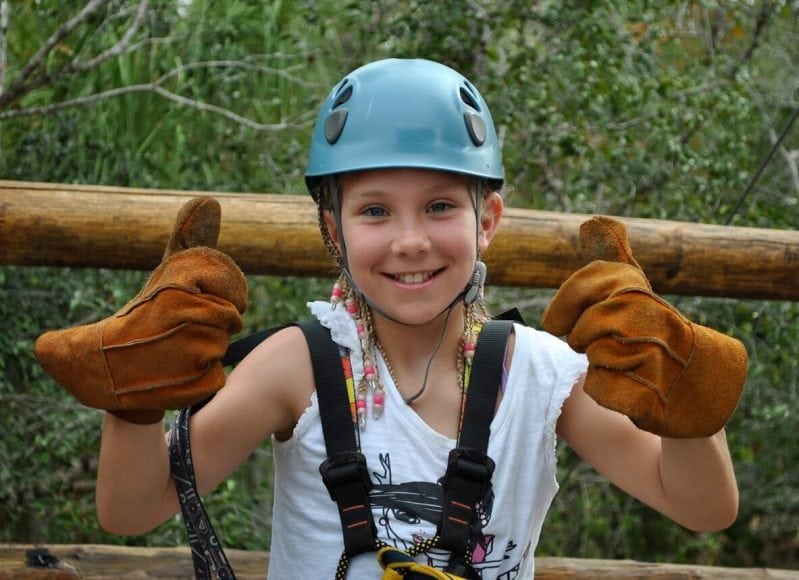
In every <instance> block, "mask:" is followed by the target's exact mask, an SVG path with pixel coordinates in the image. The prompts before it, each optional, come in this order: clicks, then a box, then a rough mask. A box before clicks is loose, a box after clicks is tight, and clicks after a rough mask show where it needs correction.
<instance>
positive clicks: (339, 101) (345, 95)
mask: <svg viewBox="0 0 799 580" xmlns="http://www.w3.org/2000/svg"><path fill="white" fill-rule="evenodd" d="M346 87H347V88H346V89H344V92H341V94H339V95H338V96H337V97H336V100H335V101H333V106H332V107H331V108H333V109H336V108H338V107H340V106H341V105H343V104H344V103H346V102H347V101H349V100H350V97H352V85H347V86H346ZM340 91H341V89H339V92H340Z"/></svg>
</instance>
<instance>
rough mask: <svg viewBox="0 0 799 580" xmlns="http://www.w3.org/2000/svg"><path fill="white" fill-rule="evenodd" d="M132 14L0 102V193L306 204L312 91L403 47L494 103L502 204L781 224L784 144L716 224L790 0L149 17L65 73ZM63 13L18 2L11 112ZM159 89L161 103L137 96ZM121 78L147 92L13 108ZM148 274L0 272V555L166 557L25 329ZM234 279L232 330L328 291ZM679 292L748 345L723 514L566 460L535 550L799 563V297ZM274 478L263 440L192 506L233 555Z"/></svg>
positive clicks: (777, 98)
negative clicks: (796, 300) (101, 470)
mask: <svg viewBox="0 0 799 580" xmlns="http://www.w3.org/2000/svg"><path fill="white" fill-rule="evenodd" d="M137 4H138V3H137V2H133V1H132V0H113V1H111V2H109V3H107V4H106V5H105V7H104V8H103V9H101V10H100V11H98V12H97V13H96V14H94V15H93V16H92V17H91V19H90V20H89V21H88V22H87V23H85V24H84V25H82V26H79V27H77V28H76V29H75V30H73V31H72V32H70V33H69V34H67V35H66V36H65V37H64V38H62V39H61V40H60V42H59V43H58V45H57V47H56V48H55V49H54V50H53V51H51V52H50V53H49V55H48V58H47V59H46V61H45V62H44V63H43V64H42V67H41V69H37V70H38V71H44V72H45V73H46V74H45V77H46V78H45V81H46V82H43V83H42V84H41V85H40V86H37V87H35V88H34V89H32V90H30V91H28V92H25V93H24V94H21V95H20V96H19V97H17V98H13V99H10V100H6V101H3V100H2V99H3V98H4V97H3V95H2V94H0V176H1V177H3V178H6V179H19V180H30V181H48V182H66V183H85V184H111V185H118V186H138V187H157V188H176V189H196V190H205V191H234V192H235V191H248V192H258V191H263V192H266V191H270V192H285V193H303V192H304V185H303V180H302V172H303V169H304V162H303V160H304V157H305V150H306V147H307V143H308V139H309V134H310V127H311V124H312V122H313V120H314V116H315V109H316V107H317V106H318V104H319V103H320V102H321V100H322V99H323V97H324V95H325V94H326V92H327V90H328V89H329V87H330V86H332V84H333V83H334V82H335V81H336V80H338V78H340V76H341V75H342V74H343V73H344V72H346V71H348V70H350V69H352V68H354V67H356V66H358V65H360V64H362V63H363V62H365V61H368V60H371V59H375V58H380V57H385V56H422V57H427V58H434V59H437V60H441V61H443V62H445V63H447V64H449V65H451V66H454V67H455V68H457V69H459V70H461V71H462V72H464V73H465V74H466V75H467V76H469V77H470V78H471V79H472V80H473V81H474V82H475V83H476V84H477V86H478V87H479V88H480V90H481V91H482V93H483V94H484V96H485V97H486V99H487V100H488V102H489V103H490V104H491V108H492V114H493V117H494V120H495V123H496V125H497V127H498V130H499V134H500V138H501V140H502V142H503V145H504V152H505V169H506V176H507V181H508V182H509V184H511V185H512V186H513V188H514V191H513V193H512V194H511V197H510V201H511V203H512V204H513V205H516V206H520V207H530V208H540V209H551V210H558V211H570V212H580V213H595V212H597V213H605V214H613V215H622V216H633V217H653V218H663V219H671V220H685V221H693V222H704V223H732V224H735V225H741V226H756V227H767V228H786V229H792V228H795V227H796V225H795V224H796V223H799V177H796V164H797V158H796V155H795V151H796V149H797V147H799V128H794V130H793V132H792V133H791V134H790V135H789V136H788V139H787V140H786V142H785V144H784V150H783V151H781V152H780V153H779V154H778V155H777V156H776V157H775V158H774V160H773V161H772V162H771V164H770V165H769V167H768V168H767V169H766V171H765V172H764V174H763V176H762V178H761V179H760V180H759V181H758V183H757V186H756V187H755V188H754V190H753V191H752V192H751V193H749V194H748V195H747V197H746V198H744V199H743V200H742V201H743V203H742V204H741V206H740V209H739V210H738V211H737V212H736V213H734V214H733V208H735V207H736V204H737V202H738V201H739V197H740V196H741V192H742V191H743V190H744V187H745V186H746V184H747V183H748V181H749V179H750V178H751V176H752V175H753V174H754V172H755V170H756V169H757V165H758V163H759V162H760V161H761V160H762V159H763V157H764V156H765V154H766V152H767V151H768V149H769V147H770V146H771V143H772V142H773V139H774V138H775V136H776V135H777V134H778V133H779V131H780V129H781V128H782V127H783V125H784V123H785V122H786V120H787V119H788V117H789V115H790V114H791V112H792V110H793V108H794V107H795V106H796V90H797V80H796V79H797V76H796V74H794V73H795V67H796V62H797V61H799V58H798V57H799V54H797V52H799V46H798V45H797V44H796V42H795V41H794V39H795V38H796V34H797V32H799V31H797V25H798V24H799V18H798V16H799V13H797V7H796V3H795V2H787V1H778V2H772V1H765V0H764V1H763V2H757V3H754V2H736V3H715V2H697V1H694V2H680V3H674V2H664V3H654V2H648V1H645V0H625V1H622V2H611V1H610V0H592V1H590V2H585V1H580V0H569V1H565V2H553V1H542V2H537V3H530V2H525V1H522V0H508V1H507V2H491V1H488V0H477V1H472V2H464V1H462V0H442V1H440V2H418V1H412V2H403V3H399V2H396V1H395V0H381V1H379V2H370V3H365V2H358V1H355V0H345V1H342V0H339V1H337V2H333V1H331V0H322V1H320V2H310V1H308V0H294V1H289V0H283V1H274V2H253V1H248V0H225V1H223V2H219V1H211V0H193V1H191V2H179V3H174V2H166V1H163V0H157V1H155V2H151V3H150V4H149V6H148V8H147V14H146V15H145V18H144V19H143V20H142V25H141V27H140V28H139V29H138V30H137V31H136V33H135V34H134V38H133V41H132V42H133V44H132V45H131V49H130V50H127V51H123V52H122V53H121V54H119V55H117V56H115V57H114V58H111V59H108V60H106V61H104V62H102V63H101V64H99V65H98V66H96V67H93V68H91V69H90V70H88V71H85V72H83V73H81V74H74V75H71V74H66V73H64V72H63V71H64V67H65V66H67V65H69V63H70V62H73V61H74V60H75V59H77V60H78V61H81V62H86V61H88V60H89V59H91V58H92V57H94V56H96V55H99V54H101V53H102V52H103V51H104V50H106V49H108V48H109V47H111V46H113V45H114V44H115V43H117V42H119V41H120V39H122V38H123V37H124V35H125V32H126V31H127V30H128V28H129V27H130V24H131V22H132V19H133V18H134V16H133V15H134V13H135V9H136V6H137ZM75 13H76V7H75V3H63V2H55V1H52V0H41V1H38V2H26V3H12V4H11V10H10V16H9V22H10V24H9V29H8V35H7V45H8V55H9V56H8V62H6V63H0V70H4V77H2V78H3V79H4V81H3V82H5V85H4V89H5V95H6V98H8V95H9V94H11V93H10V91H11V90H12V89H13V82H14V79H16V78H17V77H18V75H19V73H20V71H21V70H22V69H23V67H24V66H25V63H26V62H28V61H29V59H30V58H31V57H32V56H33V55H34V54H35V53H36V51H37V50H38V48H39V47H40V46H42V44H43V43H44V42H45V41H46V40H47V39H48V38H49V37H50V36H51V35H52V34H53V32H54V31H55V30H56V29H58V27H59V26H61V25H62V24H63V23H65V22H66V21H67V20H69V19H70V18H71V17H72V16H74V15H75ZM4 65H5V68H4V69H3V68H2V67H3V66H4ZM36 74H38V72H35V73H34V75H33V76H36ZM156 84H157V86H158V87H159V89H160V90H162V91H167V92H162V93H161V94H156V93H155V92H153V90H144V89H145V88H149V89H152V88H153V87H154V86H156ZM131 86H139V87H142V90H140V91H136V92H131V91H128V92H124V91H123V94H120V95H118V96H116V97H113V98H110V97H109V98H103V99H99V100H96V101H94V102H92V103H90V104H87V105H86V106H83V107H67V108H63V109H58V110H52V111H49V112H47V113H46V114H30V115H27V114H26V115H22V114H14V115H10V114H9V113H10V112H12V111H15V110H21V109H25V108H30V107H47V106H51V105H54V104H57V103H63V102H66V101H69V100H71V99H77V98H81V97H83V98H85V97H88V96H90V95H94V94H98V93H101V92H103V91H107V90H110V89H114V88H120V87H131ZM178 97H179V98H178ZM180 98H182V99H184V100H183V101H182V102H179V100H180ZM187 103H188V104H187ZM224 112H227V114H222V113H224ZM4 115H5V116H4ZM233 115H236V116H238V118H239V119H240V121H239V122H237V121H236V120H234V118H233ZM241 119H246V120H248V122H243V121H241ZM792 152H793V156H792ZM743 251H746V249H745V248H742V252H743ZM143 279H144V274H143V273H139V272H111V271H106V270H92V271H83V270H72V271H70V270H64V269H48V268H14V267H2V268H0V315H2V317H3V320H4V325H3V327H2V329H0V397H2V402H3V404H2V405H0V421H2V424H3V426H4V428H5V431H6V435H5V436H4V437H3V438H2V440H0V458H1V459H2V460H0V522H2V523H1V524H0V539H2V540H3V541H14V542H37V541H49V542H69V543H72V542H101V543H122V542H124V543H129V544H150V545H169V544H179V543H185V537H184V535H183V531H182V526H181V523H180V521H179V518H176V519H174V520H173V521H170V522H168V523H166V524H164V525H163V526H161V527H160V528H159V529H157V530H155V531H154V532H152V533H151V534H148V535H146V536H143V537H138V538H119V537H116V536H110V535H108V534H105V533H104V532H102V531H101V530H99V529H98V526H97V522H96V518H95V516H94V507H93V487H92V486H93V480H94V469H95V462H96V456H97V447H98V441H99V428H100V421H101V414H100V413H98V412H96V411H92V410H87V409H84V408H81V407H80V406H79V405H78V404H77V403H75V402H74V400H72V399H71V398H70V397H68V396H66V395H65V394H64V393H63V392H62V391H61V390H60V389H59V388H58V387H57V386H56V385H54V384H53V383H52V381H50V380H49V379H48V378H47V377H46V376H44V374H43V372H42V371H41V369H40V368H39V367H38V365H37V364H36V362H35V360H34V358H33V354H32V345H33V341H34V340H35V338H36V336H38V335H39V334H40V333H41V332H42V331H43V330H44V329H47V328H54V327H63V326H67V325H70V324H76V323H85V322H89V321H92V320H97V319H100V318H102V317H103V316H105V315H107V314H109V313H111V312H113V311H115V310H116V309H117V308H118V307H119V306H121V305H122V304H123V303H124V302H125V301H126V300H127V299H128V298H129V297H130V296H131V295H132V294H133V293H135V291H136V290H137V289H138V287H139V286H140V284H141V283H142V281H143ZM250 284H251V286H250V302H251V307H250V309H249V311H248V313H247V316H246V325H247V329H246V330H247V331H250V330H254V329H259V328H263V327H265V326H269V325H272V324H277V323H280V322H285V321H289V320H294V319H296V318H299V317H301V316H303V315H304V306H303V305H304V303H305V302H306V301H307V300H309V299H313V298H318V297H324V296H326V295H327V292H328V290H329V285H330V281H329V280H317V279H293V278H277V277H251V278H250ZM551 294H552V291H551V290H535V289H520V288H507V289H495V290H493V291H492V292H491V293H490V301H491V307H492V309H494V310H497V311H499V310H501V309H502V308H504V307H506V306H509V305H518V306H520V308H521V310H522V312H523V314H524V315H525V317H526V319H527V320H528V322H530V323H532V324H535V323H536V322H537V320H538V318H539V316H540V313H541V310H542V308H543V306H544V305H545V304H546V303H547V301H548V299H549V298H550V297H551ZM674 301H675V302H677V303H678V305H679V307H680V308H681V309H682V310H684V311H685V312H686V313H687V314H688V315H689V316H690V317H692V318H693V319H694V320H697V321H698V322H702V323H705V324H709V325H711V326H714V327H716V328H718V329H720V330H723V331H725V332H728V333H730V334H732V335H734V336H736V337H738V338H740V339H741V340H743V341H744V342H745V344H746V345H747V350H748V351H749V354H750V359H751V371H750V375H749V380H748V383H747V387H746V390H745V393H744V398H743V400H742V402H741V405H740V407H739V409H738V411H737V413H736V415H735V416H734V417H733V420H732V422H731V423H730V428H729V441H730V446H731V449H732V452H733V455H734V459H735V466H736V471H737V474H738V477H739V484H740V489H741V510H740V517H739V519H738V522H737V523H736V524H735V525H734V526H733V527H732V528H730V529H729V530H727V531H725V532H722V533H718V534H693V533H691V532H688V531H686V530H683V529H681V528H680V527H679V526H677V525H676V524H673V523H671V522H669V521H668V520H666V519H665V518H663V517H662V516H660V515H658V514H655V513H653V512H652V511H651V510H649V509H647V508H645V507H643V506H642V505H641V504H639V503H638V502H636V501H635V500H632V499H630V498H628V497H627V496H626V495H624V494H622V493H621V492H619V491H618V490H616V489H614V488H613V487H612V486H610V484H608V483H606V482H604V481H603V480H602V479H601V478H599V477H598V476H596V474H594V472H593V471H592V470H590V469H589V468H588V467H587V466H586V465H585V464H583V463H582V462H581V461H580V460H579V459H578V458H577V457H576V456H574V454H573V453H571V452H570V451H569V450H568V449H566V448H563V449H561V450H560V456H561V462H560V467H559V475H558V477H559V481H560V482H561V486H562V487H561V493H560V494H559V495H558V497H557V498H556V500H555V504H554V505H553V508H552V510H551V512H550V515H549V517H548V519H547V523H546V527H545V530H544V532H543V533H542V538H541V543H540V547H539V553H540V554H542V555H544V554H548V555H571V556H588V557H602V558H635V559H642V560H661V561H680V562H688V561H691V562H702V563H709V564H724V565H743V566H773V567H794V568H799V544H797V539H796V529H798V528H799V501H797V497H799V495H798V494H797V489H799V475H798V473H799V472H797V470H796V469H795V465H796V463H797V459H799V444H797V443H796V441H795V436H794V434H795V433H796V431H797V427H799V425H797V423H799V418H798V417H797V411H796V410H797V409H799V400H797V398H798V397H799V395H798V394H797V391H798V390H799V389H797V384H798V383H799V381H798V379H797V377H798V376H799V373H797V362H796V361H797V360H799V352H798V349H799V347H797V345H799V306H797V305H796V304H792V303H782V302H771V303H764V302H758V301H743V300H737V301H733V300H720V299H703V298H680V299H674ZM271 469H272V466H271V451H270V448H269V444H268V443H265V444H264V445H263V446H262V447H261V448H259V449H258V450H257V452H256V453H255V454H254V455H253V456H252V458H251V459H250V460H249V461H248V462H247V463H246V464H245V465H244V466H243V467H242V468H241V469H240V470H239V471H238V472H237V473H236V474H235V475H234V476H233V477H232V478H230V479H229V480H228V481H226V482H225V483H224V484H223V485H221V486H220V488H219V489H217V490H216V491H215V492H213V493H212V494H211V495H210V496H209V499H208V508H209V511H210V512H211V515H212V519H213V520H214V523H215V525H216V526H217V529H218V530H219V531H220V532H221V535H222V536H223V537H224V539H225V542H226V544H227V545H229V546H231V547H241V548H248V549H265V548H267V547H268V540H269V534H270V531H269V530H270V517H271V514H270V510H271V501H270V500H271V497H270V494H271Z"/></svg>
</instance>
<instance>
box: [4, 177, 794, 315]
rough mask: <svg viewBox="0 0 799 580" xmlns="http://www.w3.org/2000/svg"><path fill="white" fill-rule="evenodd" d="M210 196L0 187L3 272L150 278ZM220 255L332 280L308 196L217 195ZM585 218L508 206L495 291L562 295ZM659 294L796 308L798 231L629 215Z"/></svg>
mask: <svg viewBox="0 0 799 580" xmlns="http://www.w3.org/2000/svg"><path fill="white" fill-rule="evenodd" d="M207 193H209V192H196V191H173V190H144V189H130V188H119V187H104V186H75V185H60V184H50V183H29V182H14V181H0V264H16V265H30V266H33V265H47V266H73V267H91V268H99V267H105V268H125V269H143V270H150V269H152V268H153V267H155V265H156V264H157V263H158V261H159V260H160V256H161V253H162V252H163V248H164V246H165V245H166V241H167V239H168V237H169V233H170V231H171V228H172V223H173V220H174V218H175V215H176V214H177V211H178V209H179V208H180V206H181V205H182V204H183V203H184V202H185V201H186V200H187V199H189V198H190V197H193V196H195V195H201V194H207ZM211 195H214V196H215V197H217V198H218V199H219V200H220V203H221V204H222V231H221V234H220V240H219V248H220V249H221V250H222V251H225V252H227V253H229V254H230V255H231V256H232V257H233V258H234V259H235V260H236V262H238V264H239V265H240V266H241V268H242V269H243V270H244V271H245V273H248V274H273V275H278V276H285V275H296V276H329V275H331V274H332V272H333V263H332V261H331V259H330V258H329V257H328V256H327V253H326V251H325V249H324V246H323V244H322V242H321V237H320V235H319V230H318V226H317V221H316V209H315V206H314V205H313V203H312V201H311V200H310V198H308V197H307V196H291V195H275V194H252V193H241V194H237V193H216V192H212V193H211ZM588 217H589V216H586V215H580V214H564V213H557V212H545V211H534V210H521V209H513V208H508V209H507V210H506V212H505V215H504V216H503V219H502V225H501V228H500V232H499V234H498V235H497V238H496V239H495V241H494V243H493V244H492V247H491V249H490V250H489V252H488V254H487V256H486V262H487V263H488V267H489V282H490V283H491V284H494V285H500V286H522V287H531V288H557V287H558V286H559V285H560V284H561V283H562V282H563V281H564V280H565V279H566V278H567V277H568V276H569V275H571V274H572V273H573V272H574V271H575V270H576V269H577V268H578V267H579V266H580V265H581V259H580V255H579V241H578V239H579V238H578V235H579V234H578V229H579V225H580V224H581V223H582V222H583V221H584V220H585V219H587V218H588ZM623 221H624V222H625V223H626V224H627V226H628V229H629V234H630V243H631V245H632V247H633V251H634V252H635V255H636V257H637V258H638V261H639V262H640V263H641V265H642V266H643V267H644V269H645V270H646V273H647V275H648V276H649V278H650V280H651V281H652V284H653V286H654V288H655V290H657V291H658V292H661V293H664V294H683V295H695V296H725V297H731V298H758V299H767V300H799V232H797V231H793V230H770V229H762V228H742V227H725V226H717V225H705V224H693V223H686V222H674V221H662V220H650V219H632V218H623Z"/></svg>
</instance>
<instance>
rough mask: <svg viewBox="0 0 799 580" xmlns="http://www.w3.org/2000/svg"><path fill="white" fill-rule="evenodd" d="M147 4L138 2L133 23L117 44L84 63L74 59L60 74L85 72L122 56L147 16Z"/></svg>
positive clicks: (143, 0)
mask: <svg viewBox="0 0 799 580" xmlns="http://www.w3.org/2000/svg"><path fill="white" fill-rule="evenodd" d="M148 4H149V0H141V2H139V6H138V8H137V9H136V16H134V17H133V22H131V24H130V26H129V27H128V29H127V30H126V31H125V34H124V35H123V36H122V38H121V39H120V40H119V42H117V43H116V44H115V45H114V46H112V47H111V48H109V49H108V50H105V51H103V52H101V53H100V54H98V55H97V56H95V57H94V58H91V59H89V60H87V61H85V62H80V61H78V60H77V59H75V60H74V61H73V62H72V63H71V64H70V66H68V67H66V69H65V70H64V71H62V73H67V74H72V73H73V72H83V71H87V70H90V69H93V68H95V67H97V66H99V65H100V64H102V63H104V62H105V61H107V60H110V59H112V58H114V57H117V56H119V55H121V54H123V53H124V52H125V51H126V50H127V49H128V47H129V46H130V44H131V41H132V40H133V35H134V34H136V31H138V29H139V26H141V23H142V22H143V21H144V17H145V16H146V14H147V5H148Z"/></svg>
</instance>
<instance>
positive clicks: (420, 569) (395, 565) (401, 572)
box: [377, 546, 466, 580]
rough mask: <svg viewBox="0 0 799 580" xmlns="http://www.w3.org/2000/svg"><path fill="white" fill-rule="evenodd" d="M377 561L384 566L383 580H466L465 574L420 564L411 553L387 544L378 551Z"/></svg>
mask: <svg viewBox="0 0 799 580" xmlns="http://www.w3.org/2000/svg"><path fill="white" fill-rule="evenodd" d="M377 561H378V562H379V563H380V566H381V567H382V568H383V576H382V580H412V579H416V578H418V579H422V578H437V579H438V580H466V579H465V578H463V576H455V575H453V574H447V573H446V572H444V571H443V570H439V569H438V568H434V567H432V566H427V565H425V564H420V563H419V562H417V561H416V560H414V559H413V558H412V557H411V555H410V554H408V553H406V552H403V551H402V550H398V549H397V548H394V547H391V546H386V547H384V548H381V549H380V551H379V552H378V553H377Z"/></svg>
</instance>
